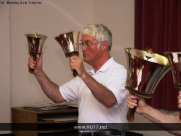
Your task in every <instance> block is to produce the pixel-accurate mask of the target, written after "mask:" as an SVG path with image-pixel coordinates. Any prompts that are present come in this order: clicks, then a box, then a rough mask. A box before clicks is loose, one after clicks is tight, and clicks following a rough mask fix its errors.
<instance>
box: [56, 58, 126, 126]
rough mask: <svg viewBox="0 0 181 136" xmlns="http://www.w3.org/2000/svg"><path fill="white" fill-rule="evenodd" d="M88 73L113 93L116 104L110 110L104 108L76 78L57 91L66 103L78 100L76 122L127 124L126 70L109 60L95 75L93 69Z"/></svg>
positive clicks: (79, 79) (111, 59) (81, 81)
mask: <svg viewBox="0 0 181 136" xmlns="http://www.w3.org/2000/svg"><path fill="white" fill-rule="evenodd" d="M88 73H89V74H90V75H91V76H92V77H93V78H95V79H96V80H97V82H99V83H101V84H102V85H104V86H105V87H107V88H108V89H109V90H110V91H112V92H113V94H114V95H115V97H116V99H117V103H116V104H115V105H114V106H113V107H111V108H107V107H105V106H104V105H103V104H102V103H100V102H99V101H98V100H97V99H96V98H95V97H94V96H93V94H92V92H91V91H90V89H89V88H88V87H87V86H86V84H85V83H84V82H83V80H82V79H81V78H79V77H78V76H77V77H75V78H73V79H72V80H70V81H69V82H67V83H65V84H63V85H62V86H60V87H59V90H60V92H61V94H62V96H63V98H64V99H65V100H66V101H67V102H69V101H72V100H78V110H79V117H78V122H79V123H127V119H126V114H127V95H128V91H127V90H126V89H125V85H126V77H127V71H126V69H125V68H124V67H123V66H122V65H120V64H118V63H117V62H115V61H114V60H113V58H110V59H109V60H108V61H107V62H106V63H105V64H104V65H103V66H102V67H101V68H100V69H99V70H98V71H97V72H96V73H94V70H93V69H90V70H88Z"/></svg>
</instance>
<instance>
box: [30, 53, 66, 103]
mask: <svg viewBox="0 0 181 136" xmlns="http://www.w3.org/2000/svg"><path fill="white" fill-rule="evenodd" d="M42 55H43V53H41V54H40V57H39V58H38V59H37V60H36V61H34V60H33V57H32V56H30V57H29V59H28V67H29V68H31V69H33V70H34V71H33V74H34V76H35V77H36V79H37V80H38V82H39V84H40V86H41V88H42V90H43V91H44V93H45V94H46V96H47V97H48V98H50V99H51V100H52V101H53V102H55V103H60V102H64V101H65V100H64V99H63V97H62V95H61V93H60V91H59V86H58V85H56V84H55V83H53V82H52V81H51V80H50V79H49V78H48V77H47V75H46V74H45V73H44V72H43V70H42V65H43V62H42Z"/></svg>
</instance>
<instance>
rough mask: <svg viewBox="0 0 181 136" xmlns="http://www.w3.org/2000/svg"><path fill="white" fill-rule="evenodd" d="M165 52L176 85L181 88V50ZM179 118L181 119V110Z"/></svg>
mask: <svg viewBox="0 0 181 136" xmlns="http://www.w3.org/2000/svg"><path fill="white" fill-rule="evenodd" d="M164 54H165V56H166V57H167V58H168V60H169V63H170V67H171V71H172V77H173V83H174V87H176V88H178V89H179V90H181V52H164ZM179 118H180V119H181V111H180V114H179Z"/></svg>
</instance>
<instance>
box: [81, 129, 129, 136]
mask: <svg viewBox="0 0 181 136" xmlns="http://www.w3.org/2000/svg"><path fill="white" fill-rule="evenodd" d="M79 136H126V135H125V132H124V131H117V130H107V131H93V132H79Z"/></svg>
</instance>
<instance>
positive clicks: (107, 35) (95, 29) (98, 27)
mask: <svg viewBox="0 0 181 136" xmlns="http://www.w3.org/2000/svg"><path fill="white" fill-rule="evenodd" d="M82 35H90V36H92V37H94V38H95V39H96V40H97V41H98V42H100V43H101V42H103V41H108V46H109V50H111V47H112V33H111V31H110V30H109V29H108V28H107V27H106V26H105V25H103V24H89V25H88V26H86V27H85V28H84V29H83V30H82ZM99 46H100V45H99Z"/></svg>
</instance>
